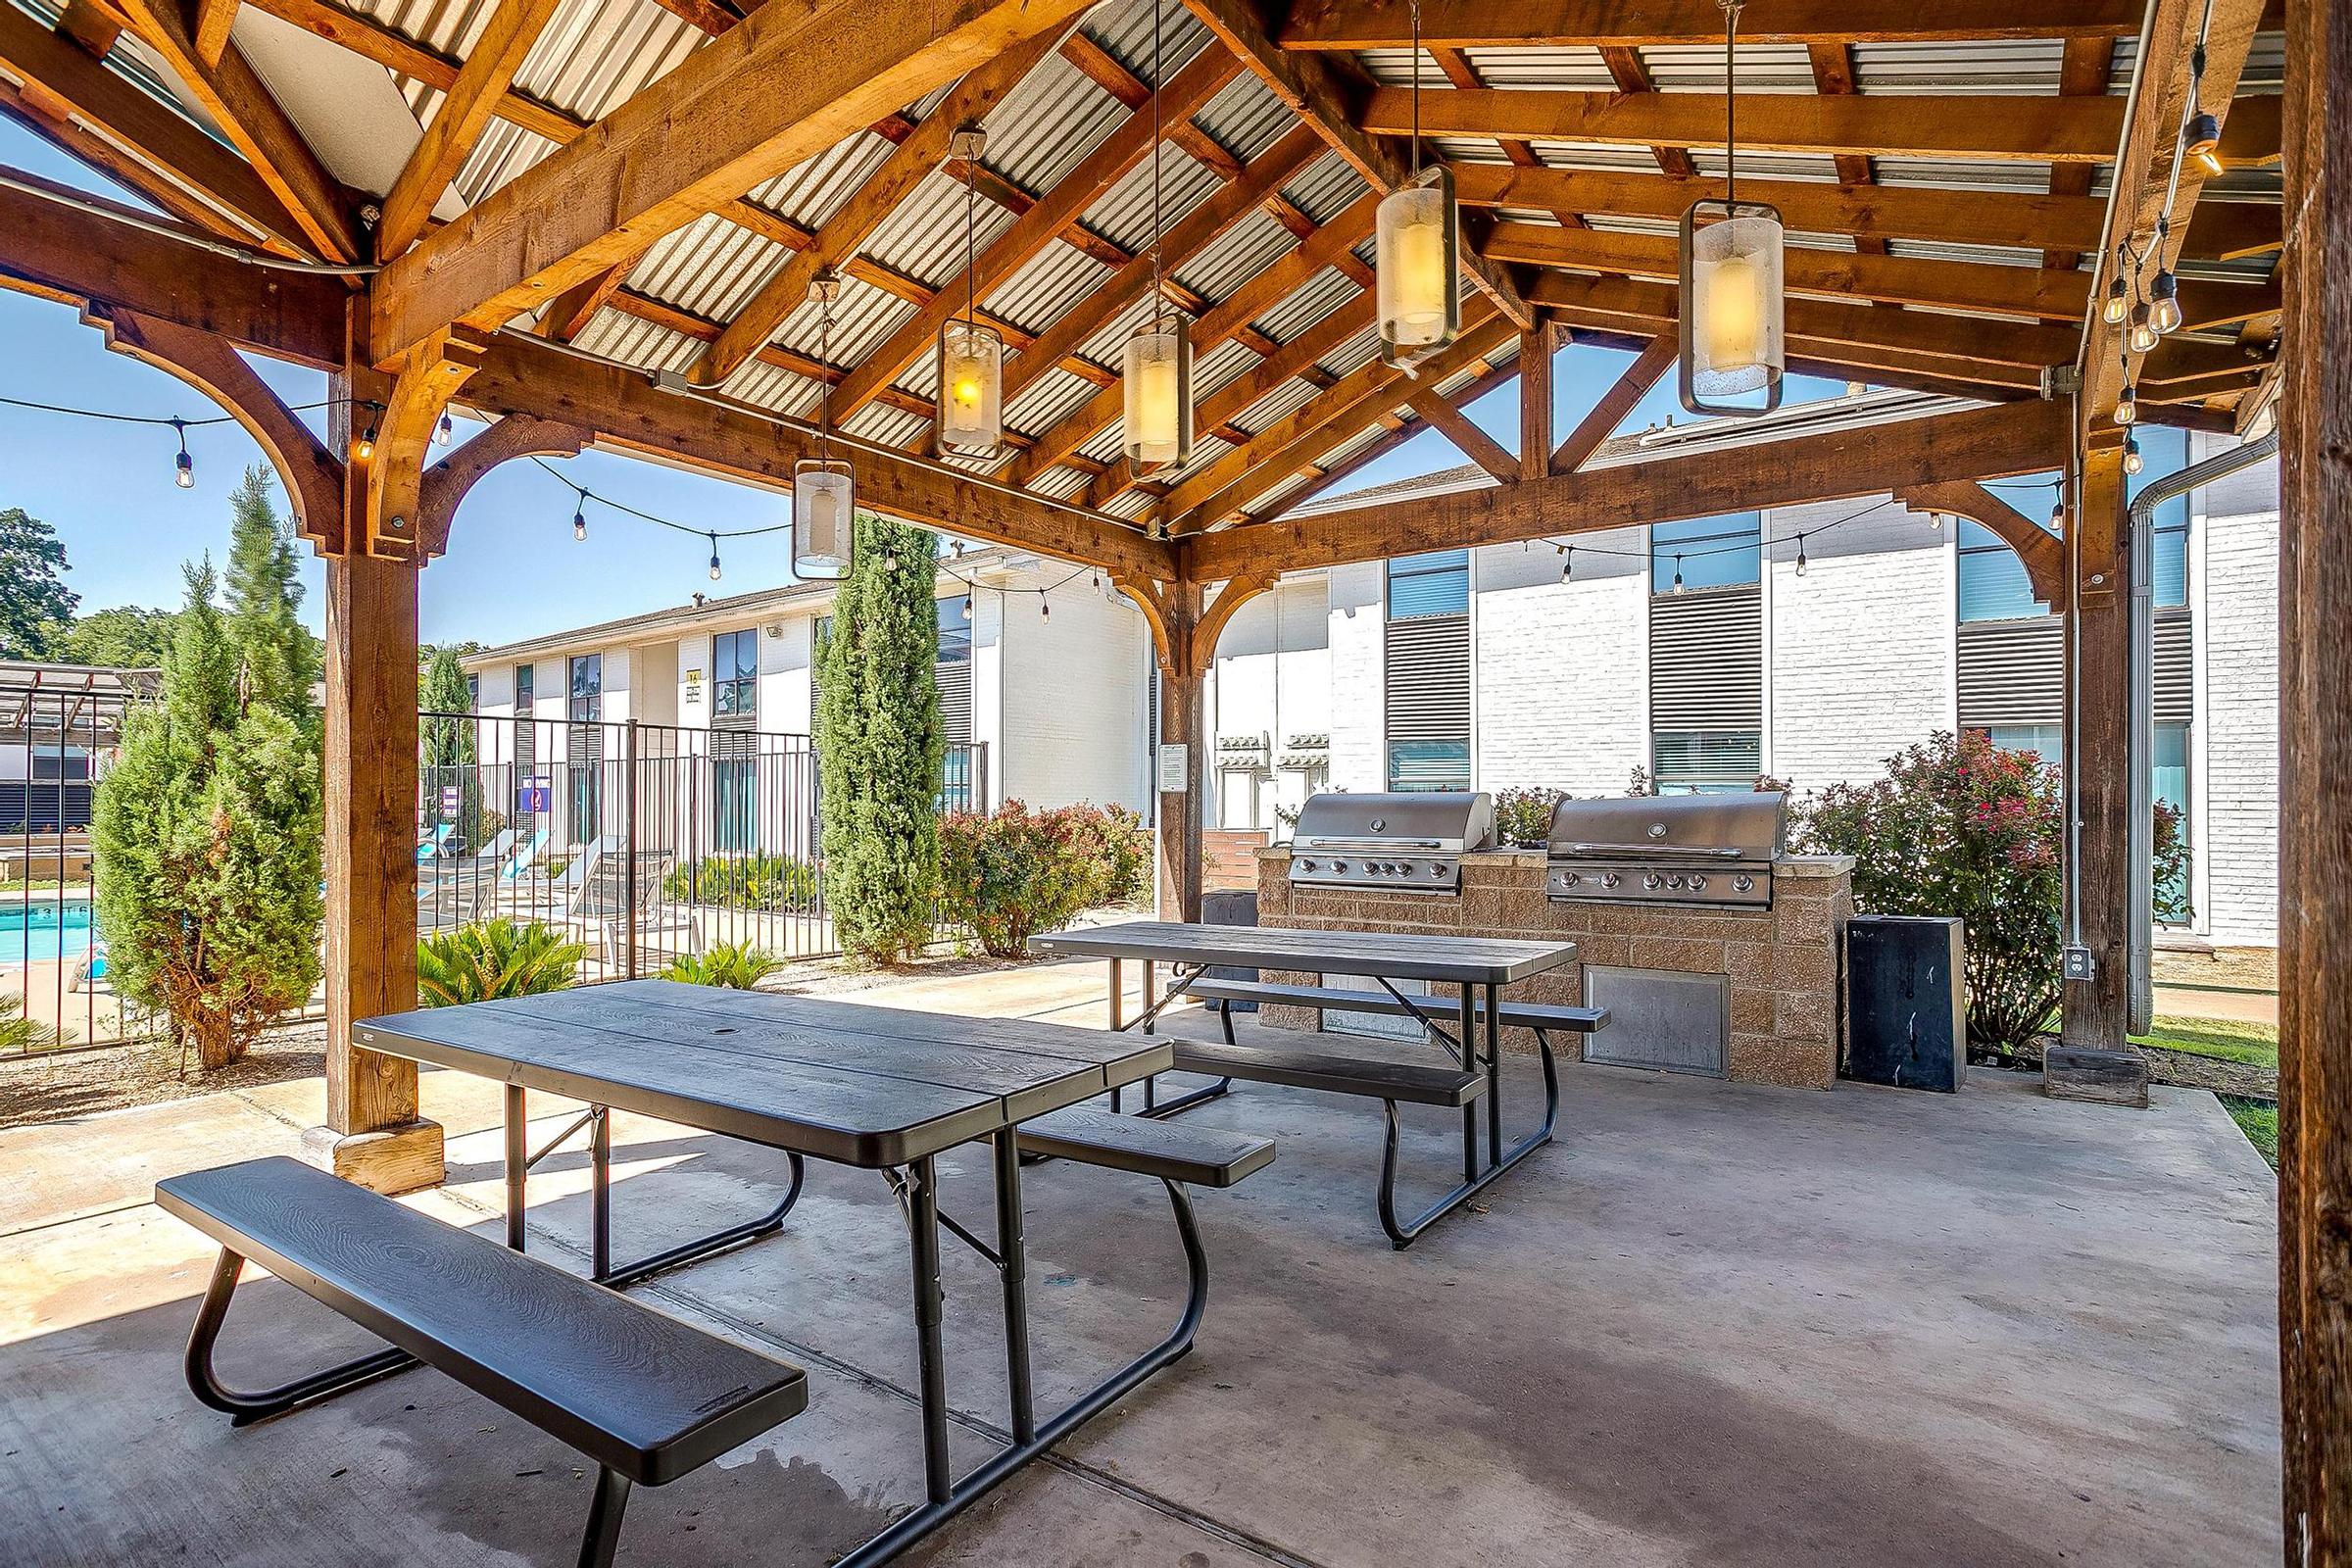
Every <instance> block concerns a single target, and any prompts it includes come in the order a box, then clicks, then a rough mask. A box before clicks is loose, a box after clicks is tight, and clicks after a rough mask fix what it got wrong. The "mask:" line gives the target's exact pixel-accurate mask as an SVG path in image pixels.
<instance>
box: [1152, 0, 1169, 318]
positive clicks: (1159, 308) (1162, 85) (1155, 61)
mask: <svg viewBox="0 0 2352 1568" xmlns="http://www.w3.org/2000/svg"><path fill="white" fill-rule="evenodd" d="M1160 6H1161V0H1152V327H1153V328H1154V329H1155V330H1156V329H1157V327H1158V326H1159V323H1160V319H1161V318H1162V317H1163V316H1164V314H1165V313H1166V311H1167V308H1168V306H1167V292H1166V289H1165V286H1164V285H1163V284H1162V283H1161V281H1160V276H1159V237H1160V229H1159V221H1160V215H1159V140H1160V137H1161V136H1162V135H1164V134H1165V131H1164V130H1163V129H1162V127H1161V123H1160V102H1159V99H1160V94H1161V93H1162V92H1163V91H1164V90H1165V89H1166V87H1167V83H1168V66H1167V56H1166V54H1165V53H1164V51H1163V50H1162V47H1161V43H1160V23H1159V14H1160Z"/></svg>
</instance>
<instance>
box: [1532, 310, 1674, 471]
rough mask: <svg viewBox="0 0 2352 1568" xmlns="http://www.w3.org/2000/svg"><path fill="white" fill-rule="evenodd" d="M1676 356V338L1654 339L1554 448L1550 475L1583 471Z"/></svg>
mask: <svg viewBox="0 0 2352 1568" xmlns="http://www.w3.org/2000/svg"><path fill="white" fill-rule="evenodd" d="M1676 352H1677V345H1676V343H1675V340H1674V339H1673V338H1671V337H1667V336H1663V335H1661V336H1658V337H1653V338H1651V339H1650V340H1649V342H1648V344H1647V345H1646V346H1645V347H1644V348H1643V349H1642V352H1641V353H1639V354H1637V355H1635V356H1634V363H1633V364H1631V365H1629V366H1627V367H1626V368H1625V369H1624V371H1623V372H1622V373H1621V374H1619V376H1618V377H1617V379H1616V380H1614V381H1611V382H1610V383H1609V384H1608V387H1607V388H1606V389H1605V390H1604V391H1603V392H1602V393H1601V394H1600V396H1599V397H1597V398H1595V399H1593V407H1592V408H1591V409H1589V410H1588V411H1586V414H1585V417H1583V418H1582V419H1579V420H1578V421H1577V422H1576V428H1575V429H1573V430H1571V431H1569V432H1568V434H1567V435H1566V436H1565V437H1563V438H1562V439H1561V441H1560V444H1559V445H1558V446H1556V447H1554V448H1552V451H1551V471H1552V472H1553V473H1574V472H1575V471H1576V470H1577V469H1579V468H1581V467H1583V466H1585V460H1586V459H1587V458H1590V457H1591V456H1593V453H1595V452H1597V451H1599V450H1600V444H1601V443H1602V442H1603V441H1606V440H1607V439H1608V438H1609V437H1610V435H1612V434H1613V433H1615V431H1616V429H1617V427H1618V426H1619V425H1621V424H1623V423H1624V422H1625V417H1626V416H1627V415H1629V414H1631V413H1633V412H1634V409H1635V407H1636V405H1638V404H1640V403H1641V401H1642V398H1643V397H1644V396H1645V395H1647V393H1648V392H1649V389H1650V388H1651V387H1653V386H1656V385H1657V384H1658V382H1659V381H1660V380H1661V379H1663V378H1664V376H1665V374H1666V372H1667V371H1668V370H1671V369H1673V368H1674V359H1675V354H1676Z"/></svg>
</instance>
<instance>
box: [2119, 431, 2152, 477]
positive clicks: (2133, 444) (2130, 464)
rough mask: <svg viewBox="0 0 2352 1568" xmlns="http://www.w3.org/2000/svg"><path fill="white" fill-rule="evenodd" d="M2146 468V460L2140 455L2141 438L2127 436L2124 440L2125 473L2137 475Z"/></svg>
mask: <svg viewBox="0 0 2352 1568" xmlns="http://www.w3.org/2000/svg"><path fill="white" fill-rule="evenodd" d="M2146 466H2147V463H2146V460H2144V459H2143V458H2141V457H2140V455H2139V437H2137V436H2135V435H2133V436H2126V437H2125V438H2124V471H2125V472H2126V473H2137V472H2139V470H2140V469H2142V468H2144V467H2146Z"/></svg>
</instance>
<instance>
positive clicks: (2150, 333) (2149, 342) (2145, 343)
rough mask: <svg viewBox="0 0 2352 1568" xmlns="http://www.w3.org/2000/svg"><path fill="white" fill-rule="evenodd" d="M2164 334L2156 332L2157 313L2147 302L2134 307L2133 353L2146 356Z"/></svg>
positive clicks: (2132, 326) (2132, 315)
mask: <svg viewBox="0 0 2352 1568" xmlns="http://www.w3.org/2000/svg"><path fill="white" fill-rule="evenodd" d="M2161 335H2162V334H2161V333H2159V332H2158V331H2157V330H2156V316H2155V313H2154V312H2153V311H2151V310H2149V309H2148V307H2147V304H2146V302H2145V301H2142V302H2141V303H2140V304H2137V305H2134V306H2132V307H2131V352H2132V353H2134V354H2145V353H2147V352H2148V351H2149V350H2150V349H2152V348H2154V347H2155V346H2156V340H2157V338H2158V337H2160V336H2161Z"/></svg>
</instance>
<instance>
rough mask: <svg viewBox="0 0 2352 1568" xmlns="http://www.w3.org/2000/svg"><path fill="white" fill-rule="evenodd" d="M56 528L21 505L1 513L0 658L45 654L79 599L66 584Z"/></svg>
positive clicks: (63, 547)
mask: <svg viewBox="0 0 2352 1568" xmlns="http://www.w3.org/2000/svg"><path fill="white" fill-rule="evenodd" d="M65 573H66V547H65V546H64V545H63V544H62V543H60V542H59V540H58V537H57V530H56V529H54V528H52V527H50V526H49V525H48V524H47V523H45V522H43V521H42V520H41V519H40V518H38V517H35V516H32V515H29V514H27V513H26V512H25V509H24V508H23V507H10V508H9V509H8V510H7V511H5V512H0V659H46V658H48V657H49V654H50V645H51V644H52V643H53V642H54V641H55V640H56V638H57V636H58V634H59V633H60V632H61V631H63V630H64V629H65V625H66V623H67V622H68V621H70V620H72V619H73V607H74V606H75V605H76V604H78V603H79V602H80V601H79V600H78V599H77V598H76V597H75V596H74V593H73V590H72V589H70V588H68V587H67V586H66V578H65Z"/></svg>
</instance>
